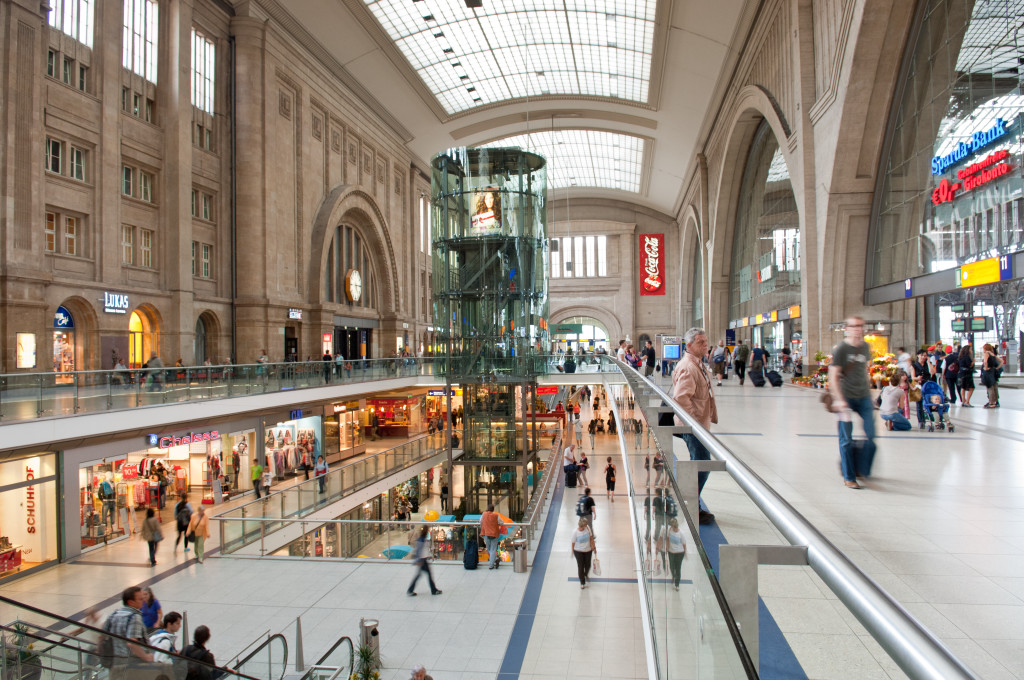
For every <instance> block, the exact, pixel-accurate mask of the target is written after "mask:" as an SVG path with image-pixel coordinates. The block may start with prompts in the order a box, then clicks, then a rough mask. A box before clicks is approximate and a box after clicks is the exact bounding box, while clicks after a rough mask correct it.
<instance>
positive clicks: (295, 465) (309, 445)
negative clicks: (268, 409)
mask: <svg viewBox="0 0 1024 680" xmlns="http://www.w3.org/2000/svg"><path fill="white" fill-rule="evenodd" d="M320 430H321V422H320V417H319V416H312V417H309V418H302V419H300V420H289V421H286V422H281V423H277V424H276V425H273V426H268V427H266V428H265V430H264V440H263V449H264V452H265V454H266V456H267V466H268V467H269V468H270V473H271V475H273V477H275V478H276V479H284V478H285V477H289V476H294V475H296V474H298V473H299V472H303V473H304V474H305V475H306V477H309V473H310V472H312V470H313V466H314V465H315V463H316V458H317V456H319V455H320V454H321V445H320Z"/></svg>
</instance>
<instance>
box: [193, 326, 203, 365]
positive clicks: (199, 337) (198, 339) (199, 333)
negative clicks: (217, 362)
mask: <svg viewBox="0 0 1024 680" xmlns="http://www.w3.org/2000/svg"><path fill="white" fill-rule="evenodd" d="M193 349H194V350H195V355H196V362H195V363H196V365H197V366H199V365H201V364H202V363H203V362H204V361H206V324H205V323H203V317H199V318H198V319H196V336H195V342H194V343H193Z"/></svg>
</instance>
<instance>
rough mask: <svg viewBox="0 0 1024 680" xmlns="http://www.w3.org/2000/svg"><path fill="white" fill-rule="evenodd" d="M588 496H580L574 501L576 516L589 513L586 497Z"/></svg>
mask: <svg viewBox="0 0 1024 680" xmlns="http://www.w3.org/2000/svg"><path fill="white" fill-rule="evenodd" d="M588 498H590V496H580V499H579V500H578V501H576V516H577V517H583V516H584V515H588V514H590V513H588V512H587V499H588Z"/></svg>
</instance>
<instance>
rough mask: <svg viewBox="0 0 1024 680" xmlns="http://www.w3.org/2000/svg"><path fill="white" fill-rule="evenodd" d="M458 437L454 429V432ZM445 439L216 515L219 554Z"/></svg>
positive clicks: (422, 440) (414, 459) (424, 439)
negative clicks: (218, 532) (218, 530)
mask: <svg viewBox="0 0 1024 680" xmlns="http://www.w3.org/2000/svg"><path fill="white" fill-rule="evenodd" d="M455 432H457V433H458V432H459V430H455ZM446 442H447V440H446V434H445V433H443V432H438V433H434V434H430V435H423V436H420V437H417V438H415V439H413V440H411V441H408V442H405V443H403V444H400V445H398V446H396V447H393V448H390V449H387V450H384V451H380V452H379V453H375V454H373V455H370V456H367V457H366V458H362V459H360V460H357V461H353V462H351V463H347V464H345V465H342V466H341V467H338V468H335V469H334V470H330V471H328V472H327V474H326V475H323V476H322V477H314V478H312V479H309V480H306V481H304V482H300V483H299V484H296V485H295V486H291V487H289V488H287V489H284V490H282V491H275V492H274V493H272V494H270V495H269V496H265V497H264V498H260V499H256V500H253V501H250V502H248V503H245V504H244V505H240V506H238V507H237V508H233V509H231V510H228V511H227V512H225V513H223V514H221V515H217V516H216V517H214V518H213V519H216V520H220V545H221V551H222V554H224V555H230V554H232V553H235V552H238V551H239V550H241V549H243V548H245V547H246V546H248V545H252V544H254V543H256V542H259V543H260V544H261V552H262V544H263V541H264V540H265V538H266V536H267V534H268V533H271V532H274V531H277V530H279V529H282V528H284V527H285V526H287V525H288V524H289V520H296V519H301V518H303V517H306V516H308V515H310V514H311V513H314V512H316V511H317V510H320V509H323V508H325V507H327V506H328V505H330V504H331V503H334V502H335V501H339V500H341V499H343V498H345V497H346V496H348V495H350V494H352V493H354V492H356V491H359V490H360V489H365V488H366V487H368V486H370V485H372V484H374V483H376V482H379V481H380V480H382V479H386V478H387V477H390V476H391V475H394V474H397V473H399V472H401V471H402V470H405V469H408V468H410V467H412V466H414V465H416V464H417V463H421V462H423V461H425V460H428V459H430V458H432V457H434V456H437V455H438V454H440V453H443V452H444V451H447V446H446Z"/></svg>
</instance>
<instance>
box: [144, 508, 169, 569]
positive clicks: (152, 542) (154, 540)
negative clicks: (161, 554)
mask: <svg viewBox="0 0 1024 680" xmlns="http://www.w3.org/2000/svg"><path fill="white" fill-rule="evenodd" d="M142 540H144V541H146V543H148V544H149V566H151V567H155V566H156V547H157V545H158V544H159V543H160V541H162V540H164V532H163V530H161V528H160V521H159V520H157V518H156V512H155V511H154V510H153V508H146V519H144V520H143V521H142Z"/></svg>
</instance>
